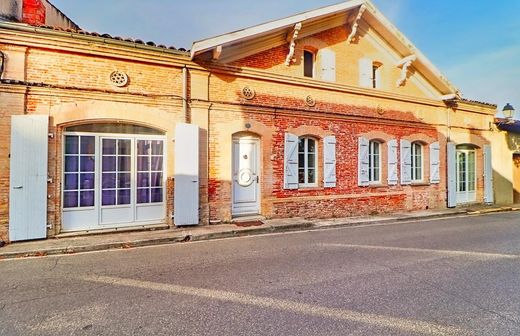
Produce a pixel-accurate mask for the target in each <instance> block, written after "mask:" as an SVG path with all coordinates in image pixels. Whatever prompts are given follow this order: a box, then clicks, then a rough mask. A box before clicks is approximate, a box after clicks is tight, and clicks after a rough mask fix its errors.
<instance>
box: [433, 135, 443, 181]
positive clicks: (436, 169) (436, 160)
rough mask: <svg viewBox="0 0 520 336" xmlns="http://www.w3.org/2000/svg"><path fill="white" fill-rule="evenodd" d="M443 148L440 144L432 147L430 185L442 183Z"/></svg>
mask: <svg viewBox="0 0 520 336" xmlns="http://www.w3.org/2000/svg"><path fill="white" fill-rule="evenodd" d="M440 150H441V147H440V145H439V143H438V142H434V143H432V144H431V145H430V183H432V184H437V183H440V182H441V170H440V166H441V155H440Z"/></svg>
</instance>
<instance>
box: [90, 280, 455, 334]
mask: <svg viewBox="0 0 520 336" xmlns="http://www.w3.org/2000/svg"><path fill="white" fill-rule="evenodd" d="M81 280H85V281H89V282H97V283H103V284H110V285H116V286H126V287H134V288H142V289H149V290H154V291H162V292H168V293H172V294H180V295H189V296H195V297H199V298H204V299H210V300H219V301H226V302H232V303H237V304H243V305H249V306H256V307H262V308H269V309H276V310H283V311H288V312H292V313H300V314H305V315H311V316H317V317H325V318H330V319H335V320H342V321H350V322H358V323H364V324H368V325H373V326H376V327H381V328H392V329H399V330H402V331H405V332H413V333H420V334H425V335H461V334H463V330H461V329H459V328H455V327H450V326H443V325H440V324H436V323H429V322H425V321H419V320H411V319H405V318H398V317H392V316H385V315H376V314H369V313H360V312H356V311H352V310H347V309H339V308H328V307H323V306H318V305H311V304H306V303H301V302H296V301H290V300H282V299H273V298H269V297H260V296H254V295H250V294H242V293H237V292H230V291H223V290H217V289H205V288H196V287H187V286H179V285H173V284H164V283H157V282H150V281H140V280H133V279H124V278H117V277H108V276H90V277H85V278H81Z"/></svg>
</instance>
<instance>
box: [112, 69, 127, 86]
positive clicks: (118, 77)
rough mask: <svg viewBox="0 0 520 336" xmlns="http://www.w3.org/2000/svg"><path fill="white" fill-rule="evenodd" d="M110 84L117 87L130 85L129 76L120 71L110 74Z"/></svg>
mask: <svg viewBox="0 0 520 336" xmlns="http://www.w3.org/2000/svg"><path fill="white" fill-rule="evenodd" d="M110 82H111V83H112V84H114V85H115V86H117V87H123V86H125V85H126V84H128V75H127V74H125V73H124V72H122V71H119V70H116V71H113V72H112V73H111V74H110Z"/></svg>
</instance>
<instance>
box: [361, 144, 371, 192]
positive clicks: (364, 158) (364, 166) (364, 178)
mask: <svg viewBox="0 0 520 336" xmlns="http://www.w3.org/2000/svg"><path fill="white" fill-rule="evenodd" d="M369 143H370V142H369V141H368V139H366V138H363V137H359V142H358V185H359V186H361V187H365V186H368V185H369V183H370V177H369V173H368V169H369V157H368V154H369V152H368V150H369V149H368V146H369Z"/></svg>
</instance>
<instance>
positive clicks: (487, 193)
mask: <svg viewBox="0 0 520 336" xmlns="http://www.w3.org/2000/svg"><path fill="white" fill-rule="evenodd" d="M493 196H494V195H493V164H492V156H491V146H490V145H484V202H485V203H488V204H491V203H494V197H493Z"/></svg>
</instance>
